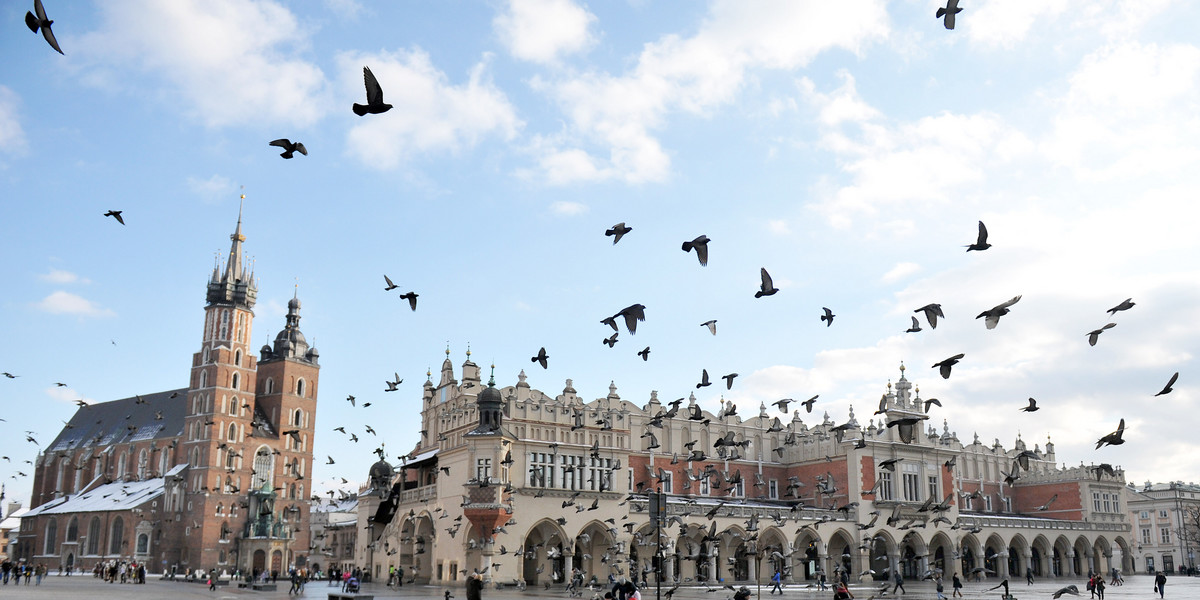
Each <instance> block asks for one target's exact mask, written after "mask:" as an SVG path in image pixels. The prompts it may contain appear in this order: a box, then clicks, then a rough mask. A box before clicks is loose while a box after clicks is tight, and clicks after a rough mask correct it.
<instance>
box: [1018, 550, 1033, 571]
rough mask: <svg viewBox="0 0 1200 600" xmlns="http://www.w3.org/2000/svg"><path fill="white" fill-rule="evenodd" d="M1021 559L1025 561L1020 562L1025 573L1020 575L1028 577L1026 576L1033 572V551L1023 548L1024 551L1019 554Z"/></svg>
mask: <svg viewBox="0 0 1200 600" xmlns="http://www.w3.org/2000/svg"><path fill="white" fill-rule="evenodd" d="M1021 558H1024V559H1025V560H1024V561H1022V563H1023V564H1024V565H1025V573H1022V575H1025V576H1026V577H1028V576H1029V575H1028V574H1029V573H1032V572H1033V550H1032V549H1031V548H1025V550H1024V551H1023V552H1022V553H1021Z"/></svg>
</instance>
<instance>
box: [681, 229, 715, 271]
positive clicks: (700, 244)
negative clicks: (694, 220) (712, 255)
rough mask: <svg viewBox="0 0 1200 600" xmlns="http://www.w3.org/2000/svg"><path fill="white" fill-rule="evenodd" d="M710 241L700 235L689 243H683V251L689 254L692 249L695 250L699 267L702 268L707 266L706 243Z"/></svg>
mask: <svg viewBox="0 0 1200 600" xmlns="http://www.w3.org/2000/svg"><path fill="white" fill-rule="evenodd" d="M710 241H712V240H710V239H708V236H706V235H701V236H700V237H698V238H696V239H694V240H692V241H690V242H684V243H683V251H684V252H691V251H692V249H695V250H696V258H697V259H698V260H699V261H700V266H702V267H704V266H707V265H708V243H709V242H710Z"/></svg>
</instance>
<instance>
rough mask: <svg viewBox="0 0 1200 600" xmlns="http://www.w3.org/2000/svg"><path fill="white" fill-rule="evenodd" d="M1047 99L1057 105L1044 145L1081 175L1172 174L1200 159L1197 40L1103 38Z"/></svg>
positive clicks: (1052, 156)
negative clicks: (1112, 40)
mask: <svg viewBox="0 0 1200 600" xmlns="http://www.w3.org/2000/svg"><path fill="white" fill-rule="evenodd" d="M1050 104H1051V105H1052V106H1055V107H1056V108H1058V111H1057V113H1056V114H1055V115H1054V126H1053V129H1052V130H1051V132H1050V134H1049V135H1048V136H1047V138H1046V139H1045V140H1044V141H1043V143H1042V146H1041V151H1042V152H1043V153H1044V154H1045V155H1046V157H1047V159H1049V160H1051V161H1054V162H1055V163H1057V164H1060V165H1064V166H1067V167H1069V168H1071V169H1073V170H1074V173H1075V175H1076V176H1077V177H1080V178H1082V179H1085V180H1093V181H1112V180H1116V179H1127V178H1130V177H1136V176H1141V175H1162V176H1175V175H1177V174H1179V173H1189V172H1190V165H1194V164H1195V163H1196V162H1197V160H1200V148H1197V146H1196V144H1195V140H1196V139H1197V137H1198V136H1200V121H1197V120H1196V118H1195V115H1194V113H1195V106H1197V105H1198V104H1200V48H1197V47H1196V46H1193V45H1183V44H1174V45H1165V46H1158V45H1155V44H1146V45H1142V44H1138V43H1135V42H1128V43H1121V44H1115V45H1110V46H1106V47H1104V48H1102V49H1100V50H1098V51H1096V52H1094V53H1092V54H1090V55H1088V56H1086V57H1085V58H1084V59H1083V61H1082V62H1081V64H1080V66H1079V68H1078V69H1077V70H1076V71H1075V73H1073V74H1072V75H1071V77H1070V79H1069V87H1068V89H1067V90H1066V91H1065V93H1063V94H1062V96H1060V97H1057V98H1052V99H1050Z"/></svg>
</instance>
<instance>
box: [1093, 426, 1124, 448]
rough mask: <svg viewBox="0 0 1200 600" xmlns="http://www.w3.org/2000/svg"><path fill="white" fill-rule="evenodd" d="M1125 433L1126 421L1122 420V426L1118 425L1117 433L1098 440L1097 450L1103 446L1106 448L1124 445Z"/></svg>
mask: <svg viewBox="0 0 1200 600" xmlns="http://www.w3.org/2000/svg"><path fill="white" fill-rule="evenodd" d="M1124 433H1125V419H1121V422H1120V424H1118V425H1117V430H1116V431H1114V432H1112V433H1110V434H1108V435H1106V436H1104V437H1102V438H1100V439H1099V440H1096V449H1097V450H1099V449H1100V448H1101V447H1102V446H1105V445H1109V446H1120V445H1121V444H1124V443H1125V440H1123V439H1121V436H1122V435H1123V434H1124Z"/></svg>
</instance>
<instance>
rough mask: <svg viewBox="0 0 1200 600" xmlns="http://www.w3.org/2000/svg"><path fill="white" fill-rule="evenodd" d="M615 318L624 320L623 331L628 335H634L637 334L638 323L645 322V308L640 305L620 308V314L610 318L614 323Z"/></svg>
mask: <svg viewBox="0 0 1200 600" xmlns="http://www.w3.org/2000/svg"><path fill="white" fill-rule="evenodd" d="M617 317H624V318H625V329H626V330H627V331H629V335H634V334H636V333H637V324H638V321H645V320H646V307H645V306H643V305H641V304H631V305H629V306H626V307H625V308H622V309H621V311H620V312H618V313H617V314H615V315H613V316H612V317H611V318H612V319H613V320H614V321H615V320H616V318H617ZM614 329H615V326H614Z"/></svg>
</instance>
